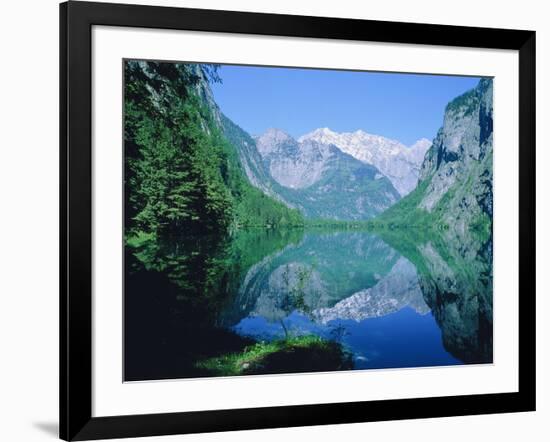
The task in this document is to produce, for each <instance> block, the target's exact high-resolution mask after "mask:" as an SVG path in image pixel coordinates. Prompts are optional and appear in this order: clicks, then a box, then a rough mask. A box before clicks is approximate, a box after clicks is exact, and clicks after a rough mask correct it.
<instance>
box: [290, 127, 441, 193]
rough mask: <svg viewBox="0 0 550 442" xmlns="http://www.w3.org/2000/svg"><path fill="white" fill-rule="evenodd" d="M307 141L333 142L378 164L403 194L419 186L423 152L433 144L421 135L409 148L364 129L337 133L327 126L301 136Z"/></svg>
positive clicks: (340, 147)
mask: <svg viewBox="0 0 550 442" xmlns="http://www.w3.org/2000/svg"><path fill="white" fill-rule="evenodd" d="M306 140H310V141H316V142H318V143H322V144H332V145H334V146H336V147H338V148H339V149H340V150H341V151H342V152H345V153H347V154H349V155H351V156H353V157H354V158H356V159H358V160H359V161H362V162H364V163H367V164H371V165H373V166H375V167H376V168H378V169H379V170H380V171H381V172H382V173H383V174H384V175H385V176H386V177H388V178H389V180H390V181H391V183H392V184H393V186H394V187H395V188H396V189H397V191H398V192H399V194H400V195H401V196H405V195H407V194H408V193H409V192H411V191H412V190H413V189H414V188H415V187H416V185H417V183H418V177H419V173H420V167H421V165H422V162H423V160H424V155H425V154H426V152H427V151H428V149H429V148H430V146H431V145H432V143H431V141H430V140H428V139H426V138H421V139H419V140H418V141H416V142H415V143H414V144H413V145H412V146H410V147H407V146H405V145H404V144H403V143H401V142H399V141H396V140H392V139H389V138H386V137H383V136H380V135H373V134H369V133H367V132H364V131H363V130H357V131H355V132H342V133H338V132H334V131H332V130H330V129H329V128H326V127H325V128H320V129H316V130H314V131H312V132H309V133H307V134H305V135H302V136H301V137H299V138H298V141H299V142H304V141H306Z"/></svg>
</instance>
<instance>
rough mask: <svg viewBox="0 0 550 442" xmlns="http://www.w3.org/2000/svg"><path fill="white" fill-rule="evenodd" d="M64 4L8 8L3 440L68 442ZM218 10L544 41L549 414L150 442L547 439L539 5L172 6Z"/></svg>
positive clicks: (2, 163) (29, 2) (2, 101)
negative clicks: (439, 27) (63, 346)
mask: <svg viewBox="0 0 550 442" xmlns="http://www.w3.org/2000/svg"><path fill="white" fill-rule="evenodd" d="M57 3H58V2H57V0H26V1H22V2H2V6H1V15H0V16H1V17H2V26H0V32H1V38H0V51H1V52H0V53H1V59H0V63H1V67H0V112H1V114H0V129H1V131H0V134H1V135H0V140H1V141H0V268H1V269H2V270H1V273H0V296H1V298H0V299H1V303H0V361H1V362H0V422H1V424H0V440H2V441H26V442H33V441H46V440H54V439H55V438H56V437H57V435H56V434H57V406H58V399H57V390H58V382H57V376H58V375H57V373H58V371H57V370H58V362H57V360H58V348H57V342H58V281H57V279H58V278H57V275H58V267H57V266H58V201H57V200H58V7H57ZM133 3H150V4H158V5H176V6H177V5H179V6H188V7H201V8H212V9H232V10H243V11H259V12H276V13H290V14H304V15H319V16H335V17H353V18H365V19H377V20H394V21H413V22H425V23H442V24H457V25H469V26H486V27H504V28H523V29H534V30H536V31H537V78H538V81H537V100H538V101H537V127H538V134H537V145H538V149H537V150H538V152H537V155H538V158H537V163H538V166H537V175H538V176H537V187H538V195H537V225H538V226H539V229H538V232H537V235H538V236H537V243H538V250H537V260H538V265H537V273H538V274H539V278H538V281H537V293H538V296H537V297H538V300H537V302H538V317H537V323H538V325H537V330H538V343H537V350H538V364H537V365H538V401H537V408H538V411H537V412H535V413H522V414H509V415H493V416H476V417H457V418H445V419H428V420H417V421H400V422H383V423H369V424H353V425H338V426H336V425H334V426H323V427H310V428H299V429H296V428H291V429H280V430H260V431H249V432H233V433H218V434H210V435H188V436H169V437H163V438H150V439H147V440H151V441H154V440H159V441H161V440H162V441H170V440H182V441H187V442H191V441H193V442H195V441H196V442H208V441H221V442H229V441H239V442H245V441H257V440H258V439H261V440H262V441H265V442H268V441H278V440H306V439H311V440H319V441H324V440H334V439H340V440H366V439H367V438H369V439H370V440H390V441H391V440H398V439H407V440H421V441H423V442H428V441H441V440H445V441H446V442H452V441H463V440H472V441H475V440H483V439H491V440H497V441H500V440H521V439H526V438H528V440H532V441H539V440H541V441H542V440H547V438H548V436H549V434H550V424H549V421H548V420H549V419H550V399H549V398H548V393H549V385H550V383H549V381H548V374H547V373H548V372H549V369H550V350H549V339H548V336H549V331H550V327H549V325H548V322H545V318H544V312H545V309H546V308H550V301H549V300H548V298H547V294H548V292H549V289H550V284H549V283H548V279H546V278H544V276H545V273H546V272H547V269H548V267H549V266H550V259H548V257H547V255H546V254H545V253H544V247H545V246H550V243H549V234H548V230H547V229H544V227H545V226H547V225H549V224H550V207H549V202H548V201H549V199H548V197H547V196H546V197H545V191H547V190H549V191H550V177H549V174H548V173H547V172H546V173H545V169H546V167H545V165H546V164H549V163H550V149H549V147H550V136H549V135H548V132H546V128H547V125H548V122H550V111H549V110H548V107H546V106H545V104H546V102H548V101H549V100H550V86H549V84H548V80H547V79H549V78H550V24H549V17H550V14H549V12H548V11H547V10H546V9H547V8H546V4H545V2H542V1H540V0H522V1H521V2H518V1H513V2H511V1H506V0H500V1H498V0H486V1H479V0H461V1H459V2H458V1H457V2H443V1H441V0H415V1H409V0H385V1H383V2H379V1H376V2H359V1H356V0H355V1H354V0H338V1H327V0H302V1H300V2H298V1H296V0H276V1H275V0H272V1H270V2H261V3H260V2H258V1H254V0H232V1H230V2H229V1H223V0H202V1H200V0H181V1H176V0H171V1H154V0H151V1H149V2H147V1H146V2H140V1H139V0H134V1H133Z"/></svg>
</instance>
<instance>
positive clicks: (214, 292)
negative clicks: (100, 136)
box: [125, 229, 492, 381]
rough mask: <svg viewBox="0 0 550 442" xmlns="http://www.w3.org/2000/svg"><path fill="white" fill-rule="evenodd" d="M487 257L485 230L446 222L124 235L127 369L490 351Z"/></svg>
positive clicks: (359, 365)
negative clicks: (452, 229) (477, 237)
mask: <svg viewBox="0 0 550 442" xmlns="http://www.w3.org/2000/svg"><path fill="white" fill-rule="evenodd" d="M411 233H412V234H411ZM491 258H492V245H491V244H490V243H489V244H488V242H487V241H477V242H476V241H473V240H472V241H470V242H467V241H464V238H454V237H453V236H452V235H450V234H449V233H448V232H443V233H441V234H437V235H434V234H433V232H431V233H430V234H429V235H428V234H424V233H422V232H416V233H415V232H409V231H407V232H404V231H382V232H376V234H374V233H372V232H366V231H353V230H352V231H349V230H348V231H335V230H333V231H327V230H319V231H316V230H299V229H294V230H292V229H291V230H280V231H274V230H247V231H239V232H237V233H235V234H234V235H233V236H231V237H229V238H219V237H218V238H216V237H187V238H171V239H170V240H167V241H164V242H155V241H148V242H144V243H143V244H140V245H139V246H138V247H127V248H126V279H125V379H126V380H127V381H131V380H146V379H165V378H185V377H200V376H213V375H220V374H225V375H231V374H248V373H268V372H284V371H285V370H284V367H282V368H281V367H280V365H281V361H285V362H284V364H288V369H287V370H286V371H287V372H298V371H304V360H312V361H313V360H315V361H318V362H319V364H318V366H313V365H315V364H313V365H312V367H311V371H316V370H317V369H319V370H321V369H322V370H323V371H325V370H332V369H349V368H352V367H353V368H355V369H368V368H386V367H393V368H396V367H420V366H430V365H455V364H461V363H480V362H490V361H492V268H491V265H490V263H491V262H492V260H491ZM329 344H330V345H329ZM292 355H294V356H292ZM298 355H303V358H302V360H300V361H299V360H298V359H299V356H298ZM346 358H348V359H349V360H350V361H351V363H347V362H346V361H345V360H344V359H346ZM336 359H340V362H339V363H335V362H334V361H335V360H336ZM274 360H277V361H278V364H279V367H278V368H277V370H276V371H275V369H274V368H273V369H271V368H270V366H269V364H268V361H274ZM293 361H294V363H293ZM306 371H307V370H306Z"/></svg>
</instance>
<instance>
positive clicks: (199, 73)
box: [123, 60, 493, 381]
mask: <svg viewBox="0 0 550 442" xmlns="http://www.w3.org/2000/svg"><path fill="white" fill-rule="evenodd" d="M123 69H124V96H123V99H124V159H123V161H124V213H125V215H124V249H125V258H124V270H125V281H124V380H125V381H144V380H157V379H178V378H197V377H212V376H240V375H262V374H283V373H307V372H327V371H339V370H368V369H384V368H394V369H395V368H412V367H429V366H449V365H463V364H483V363H491V362H492V361H493V319H492V311H493V279H492V277H493V268H492V262H493V234H492V232H493V84H492V83H493V81H492V79H491V78H481V77H464V76H451V75H449V76H444V75H428V74H402V73H384V72H365V71H345V70H327V69H310V68H308V69H303V68H285V67H260V66H242V65H216V64H199V63H186V62H164V61H147V60H125V61H124V63H123Z"/></svg>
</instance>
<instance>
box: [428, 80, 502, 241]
mask: <svg viewBox="0 0 550 442" xmlns="http://www.w3.org/2000/svg"><path fill="white" fill-rule="evenodd" d="M420 181H421V182H426V183H428V184H427V187H426V189H425V191H424V194H423V197H422V199H421V201H420V204H419V206H418V207H419V208H421V209H424V210H426V211H428V212H433V211H434V209H436V208H439V209H440V210H441V212H442V214H441V217H442V220H443V221H444V222H447V223H448V224H451V225H453V229H454V230H458V231H460V232H461V233H464V232H465V231H466V230H467V229H468V228H469V227H470V226H471V225H472V224H474V223H476V222H479V221H480V220H481V219H483V218H486V219H488V220H490V219H491V218H492V216H493V82H492V80H490V79H482V80H481V81H480V82H479V84H478V86H477V87H476V88H475V89H472V90H471V91H469V92H467V93H465V94H464V95H461V96H460V97H457V98H456V99H454V100H453V101H451V102H450V103H449V104H448V105H447V108H446V110H445V117H444V121H443V126H442V127H441V129H440V130H439V132H438V134H437V137H436V138H435V140H434V143H433V146H432V147H431V148H430V150H429V151H428V153H427V154H426V158H425V160H424V163H423V164H422V168H421V171H420Z"/></svg>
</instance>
